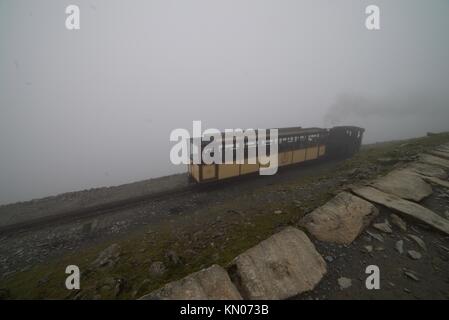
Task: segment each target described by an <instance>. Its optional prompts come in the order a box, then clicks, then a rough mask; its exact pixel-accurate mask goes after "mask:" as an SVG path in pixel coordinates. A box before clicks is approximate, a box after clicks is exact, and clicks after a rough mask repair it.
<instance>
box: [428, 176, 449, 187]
mask: <svg viewBox="0 0 449 320" xmlns="http://www.w3.org/2000/svg"><path fill="white" fill-rule="evenodd" d="M423 179H424V180H427V181H429V182H431V183H433V184H436V185H439V186H441V187H445V188H449V181H447V180H443V179H439V178H436V177H423Z"/></svg>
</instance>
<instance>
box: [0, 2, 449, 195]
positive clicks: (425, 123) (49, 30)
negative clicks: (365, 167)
mask: <svg viewBox="0 0 449 320" xmlns="http://www.w3.org/2000/svg"><path fill="white" fill-rule="evenodd" d="M125 3H126V5H125ZM69 4H77V5H79V7H80V10H81V30H79V31H68V30H66V29H65V19H66V14H65V7H66V6H67V5H69ZM368 4H376V5H378V6H379V7H380V8H381V28H382V29H381V30H380V31H375V32H372V31H368V30H366V28H365V26H364V20H365V13H364V11H365V7H366V6H367V5H368ZM448 16H449V2H448V1H445V0H431V1H419V0H416V1H412V0H402V1H401V0H396V1H379V0H372V1H361V0H346V1H343V0H341V1H335V0H333V1H332V0H328V1H322V0H321V1H320V0H318V1H317V0H309V1H302V0H172V1H170V0H157V1H156V0H146V1H135V0H129V1H126V2H125V1H116V0H107V1H106V0H102V1H81V0H71V1H60V0H54V1H48V0H40V1H31V0H28V1H20V0H0V40H1V42H0V46H1V47H0V49H1V50H0V203H7V202H13V201H18V200H28V199H31V198H36V197H42V196H46V195H51V194H55V193H61V192H66V191H73V190H79V189H84V188H90V187H96V186H103V185H116V184H121V183H126V182H131V181H136V180H142V179H146V178H149V177H156V176H161V175H166V174H170V173H173V172H182V171H183V170H184V168H183V167H173V166H172V165H170V164H169V150H170V147H171V145H170V142H169V139H168V137H169V133H170V131H171V130H172V129H174V128H178V127H180V128H191V125H192V120H202V121H203V125H204V126H207V127H216V128H219V129H224V128H237V127H243V128H248V127H260V128H267V127H283V126H304V127H307V126H329V125H333V124H354V125H361V126H364V127H365V128H366V129H367V131H366V137H365V142H373V141H380V140H387V139H397V138H405V137H409V136H414V135H422V134H425V132H426V131H439V130H448V129H449V126H448V124H447V119H449V91H448V87H449V86H448V83H449V41H447V33H448V31H449V19H448Z"/></svg>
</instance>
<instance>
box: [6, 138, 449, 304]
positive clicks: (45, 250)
mask: <svg viewBox="0 0 449 320" xmlns="http://www.w3.org/2000/svg"><path fill="white" fill-rule="evenodd" d="M448 141H449V134H441V135H434V136H431V137H426V138H420V139H413V140H409V141H398V142H391V143H385V144H379V145H371V146H366V147H364V148H363V150H362V151H361V152H360V153H359V154H358V155H357V156H355V157H354V158H352V159H349V160H346V161H342V162H327V163H320V164H315V165H309V166H302V167H298V168H292V169H289V170H283V171H282V172H280V174H278V175H276V176H274V177H266V178H258V179H245V180H243V181H239V182H238V183H228V184H224V185H221V186H215V187H213V188H210V189H209V190H208V189H205V190H201V191H197V192H194V193H190V194H184V195H180V196H177V197H173V198H169V199H162V200H157V201H156V200H155V201H148V202H145V203H141V204H140V205H138V206H136V207H133V208H127V209H124V210H120V211H117V212H114V213H112V214H108V215H102V216H100V217H95V218H92V219H88V218H83V219H80V220H79V221H72V222H70V223H65V224H64V223H58V224H55V225H49V226H46V227H41V228H39V229H38V230H28V231H23V232H15V233H12V234H11V233H8V234H4V235H0V240H1V241H0V261H1V270H0V274H1V280H0V288H1V289H0V295H1V297H3V298H13V299H14V298H75V299H95V298H96V299H100V298H118V299H122V298H123V299H128V298H137V297H140V296H142V295H143V294H146V293H148V292H150V291H152V290H154V289H157V288H159V287H161V286H162V285H163V284H165V283H167V282H169V281H173V280H177V279H180V278H182V277H183V276H185V275H188V274H189V273H192V272H195V271H198V270H200V269H203V268H205V267H208V266H210V265H212V264H218V265H221V266H228V265H229V263H231V261H232V260H233V259H234V258H235V257H236V256H237V255H239V254H240V253H242V252H243V251H245V250H246V249H248V248H250V247H252V246H254V245H255V244H257V243H258V242H260V241H261V240H263V239H266V238H267V237H269V236H270V235H272V234H274V233H276V232H277V231H279V230H282V229H283V228H285V227H286V226H296V227H299V228H301V229H304V230H305V228H304V226H303V224H302V223H301V219H302V218H303V217H304V216H305V215H306V214H308V213H310V212H311V211H313V210H314V209H316V208H317V207H319V206H321V205H323V204H324V203H326V202H327V201H328V200H330V199H331V198H333V197H334V196H335V195H336V194H338V193H340V192H341V191H343V190H347V188H348V185H350V184H354V183H363V182H365V181H370V180H372V179H373V178H375V177H378V176H381V175H383V174H385V173H387V172H389V171H391V170H394V169H395V168H400V167H402V166H404V165H405V164H407V163H410V162H413V161H415V160H416V159H417V157H418V154H420V153H422V152H425V151H428V150H432V149H433V148H434V147H435V146H437V145H440V144H442V143H445V142H448ZM97 192H98V191H97ZM448 201H449V195H448V189H446V188H443V187H436V186H433V193H432V194H431V195H429V196H427V197H425V199H423V200H422V201H421V204H424V205H425V206H426V207H427V208H429V209H431V210H433V211H435V212H437V213H438V214H440V215H441V216H445V215H447V214H448V213H447V210H448ZM26 205H28V206H29V204H26ZM376 207H378V209H380V213H379V215H377V217H376V218H375V220H374V222H373V223H374V224H372V225H371V226H370V227H369V228H367V229H365V231H363V233H362V234H361V235H360V236H358V237H357V238H356V239H355V240H354V241H353V242H352V243H350V244H330V243H328V242H325V241H319V240H316V239H314V238H313V237H311V239H313V242H314V244H315V246H316V248H317V251H318V252H319V253H320V254H321V255H322V256H323V257H324V258H325V261H326V263H327V269H328V271H327V273H326V275H325V276H324V278H323V279H322V280H321V281H320V282H319V283H318V285H317V286H316V287H315V289H314V290H312V291H310V292H308V293H304V294H302V295H300V296H297V297H296V298H299V299H328V298H336V299H354V298H355V299H363V298H398V299H410V298H412V299H413V298H435V299H441V298H442V299H447V298H448V297H449V296H448V292H449V279H448V274H447V272H445V270H447V269H448V267H449V262H448V261H449V250H448V248H449V238H448V237H447V236H446V235H445V234H444V233H441V232H435V231H434V230H433V229H430V228H429V227H428V226H426V225H424V224H422V223H416V222H415V221H413V220H408V219H403V220H404V223H405V228H404V226H402V229H401V228H400V227H398V226H397V224H395V223H396V222H397V219H396V218H394V216H393V215H392V214H393V211H392V210H389V209H387V208H385V207H384V206H379V205H376ZM3 209H4V208H2V210H3ZM16 209H17V208H16ZM39 210H41V211H42V210H43V211H45V207H44V208H42V207H41V208H40V209H39ZM31 212H32V211H31ZM386 221H388V223H386ZM376 223H378V224H376ZM375 224H376V225H375ZM385 225H388V226H390V227H391V232H390V230H389V229H388V228H387V229H385ZM306 232H307V231H306ZM416 237H418V238H416ZM417 239H421V240H422V241H419V240H417ZM401 241H402V248H401V245H400V243H401ZM398 242H399V244H398ZM423 243H424V245H423ZM400 249H402V250H400ZM69 264H75V265H78V266H79V267H80V269H81V271H82V276H81V290H80V291H68V290H67V289H65V286H64V281H65V277H66V274H65V267H66V266H67V265H69ZM370 264H375V265H378V266H379V268H380V270H381V279H382V280H381V281H382V282H381V290H366V288H365V286H364V281H365V279H366V274H365V268H366V266H367V265H370Z"/></svg>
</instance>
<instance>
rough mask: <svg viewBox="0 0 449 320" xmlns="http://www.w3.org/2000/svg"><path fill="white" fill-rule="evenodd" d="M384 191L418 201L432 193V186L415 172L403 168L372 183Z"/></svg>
mask: <svg viewBox="0 0 449 320" xmlns="http://www.w3.org/2000/svg"><path fill="white" fill-rule="evenodd" d="M371 185H372V186H373V187H375V188H376V189H379V190H381V191H383V192H387V193H391V194H394V195H396V196H398V197H401V198H403V199H407V200H413V201H416V202H419V201H421V200H422V199H424V198H425V197H428V196H429V195H431V194H432V187H431V186H430V185H429V184H428V183H426V182H425V181H424V180H423V179H422V178H421V177H420V176H418V175H417V174H416V173H415V172H413V171H410V170H406V169H401V170H394V171H392V172H390V173H389V174H387V175H386V176H383V177H381V178H378V179H376V180H375V181H374V182H372V183H371Z"/></svg>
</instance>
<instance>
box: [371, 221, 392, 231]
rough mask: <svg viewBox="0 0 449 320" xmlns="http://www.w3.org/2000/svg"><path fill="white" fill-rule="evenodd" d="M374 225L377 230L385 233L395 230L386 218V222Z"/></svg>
mask: <svg viewBox="0 0 449 320" xmlns="http://www.w3.org/2000/svg"><path fill="white" fill-rule="evenodd" d="M373 227H374V228H376V229H377V230H379V231H382V232H385V233H392V232H393V230H392V229H391V225H390V223H389V222H388V220H387V219H385V222H383V223H374V224H373Z"/></svg>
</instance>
